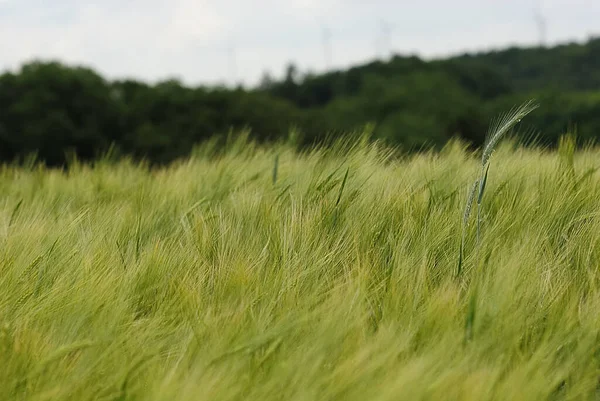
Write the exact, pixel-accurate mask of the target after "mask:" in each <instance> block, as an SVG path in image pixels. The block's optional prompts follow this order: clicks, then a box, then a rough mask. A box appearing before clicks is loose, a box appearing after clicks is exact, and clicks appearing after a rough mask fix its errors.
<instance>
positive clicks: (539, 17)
mask: <svg viewBox="0 0 600 401" xmlns="http://www.w3.org/2000/svg"><path fill="white" fill-rule="evenodd" d="M533 18H534V21H535V24H536V26H537V30H538V35H539V40H540V46H542V47H544V46H546V40H547V38H546V35H547V29H548V26H547V23H546V17H545V16H544V13H543V12H542V9H541V7H540V6H539V4H538V7H537V8H536V9H535V11H534V14H533Z"/></svg>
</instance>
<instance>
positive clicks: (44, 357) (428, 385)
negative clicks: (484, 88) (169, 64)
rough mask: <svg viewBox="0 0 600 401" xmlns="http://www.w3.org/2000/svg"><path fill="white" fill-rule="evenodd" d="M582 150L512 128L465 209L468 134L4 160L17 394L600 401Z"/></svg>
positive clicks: (2, 334) (599, 197)
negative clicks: (160, 162)
mask: <svg viewBox="0 0 600 401" xmlns="http://www.w3.org/2000/svg"><path fill="white" fill-rule="evenodd" d="M572 145H573V143H572V141H571V140H570V139H569V138H568V137H565V139H564V140H563V141H562V142H561V144H560V147H559V148H558V150H552V151H551V150H544V149H541V148H524V147H521V146H519V145H517V142H515V141H513V140H510V139H506V138H505V140H503V141H502V142H501V143H500V144H499V145H498V147H497V149H496V151H495V152H494V153H493V155H492V156H491V159H490V160H491V161H490V163H491V164H490V166H491V167H490V168H489V172H488V176H487V180H486V187H485V192H484V193H483V197H482V199H481V208H478V207H477V197H478V196H477V194H476V195H475V199H474V203H473V206H472V210H471V213H470V214H469V216H465V209H466V202H467V199H468V197H469V191H470V188H471V187H472V186H473V182H474V181H475V180H476V179H477V178H478V177H480V176H481V172H482V166H481V151H473V150H467V149H468V148H467V147H466V146H465V145H464V144H462V143H461V142H458V141H452V142H450V143H449V144H448V145H447V146H446V147H445V148H444V149H442V150H441V151H438V152H434V151H430V152H422V153H419V154H412V155H409V154H404V153H402V152H401V151H398V150H393V149H391V148H387V147H384V146H383V145H380V144H377V143H371V142H366V141H360V140H358V141H355V142H348V143H340V144H338V145H336V146H334V147H331V148H327V149H325V148H322V149H312V150H306V151H303V152H298V151H295V150H294V148H293V147H292V146H291V145H287V144H285V143H282V144H279V145H270V146H264V147H263V146H260V145H257V144H255V143H253V142H251V141H249V140H247V139H244V138H243V137H242V138H241V139H239V140H237V141H236V142H234V143H232V144H231V146H230V147H228V148H227V150H226V151H215V150H214V149H213V148H212V147H211V144H210V143H208V144H205V145H202V146H200V147H198V148H196V149H195V150H194V151H193V154H192V156H191V157H190V158H189V159H187V160H183V161H180V162H177V163H176V164H173V165H170V166H168V167H162V168H149V167H148V166H146V165H144V164H143V163H137V162H132V161H128V160H120V161H111V159H109V158H105V159H103V160H100V161H98V162H97V163H94V164H93V165H88V164H86V165H84V164H78V163H77V162H76V161H73V163H72V165H71V166H70V168H69V169H66V170H50V169H46V168H44V167H41V165H38V164H35V163H31V164H29V165H28V166H25V167H23V166H22V167H15V166H10V165H7V166H4V167H2V168H1V169H0V197H1V198H0V238H1V240H0V241H1V242H0V243H1V246H0V399H2V400H39V401H42V400H73V401H84V400H106V401H109V400H112V401H125V400H139V401H142V400H144V401H145V400H148V401H159V400H160V401H172V400H177V401H179V400H181V401H192V400H194V401H196V400H198V401H204V400H206V401H209V400H210V401H217V400H223V401H229V400H230V401H233V400H257V401H258V400H261V401H270V400H285V401H309V400H310V401H312V400H315V401H317V400H318V401H326V400H332V401H333V400H340V401H342V400H344V401H345V400H348V401H370V400H377V401H387V400H389V401H392V400H407V401H414V400H474V401H475V400H476V401H481V400H593V399H600V173H598V172H597V170H596V169H597V168H598V167H599V166H600V150H598V149H596V148H593V147H586V148H579V149H577V150H575V151H574V150H573V146H572ZM465 217H468V219H465ZM478 222H479V224H478ZM465 223H466V224H465ZM478 225H479V230H478ZM478 231H479V235H478V233H477V232H478ZM463 233H464V234H463ZM463 239H464V243H463ZM461 249H462V250H463V251H462V252H461ZM461 254H462V257H461Z"/></svg>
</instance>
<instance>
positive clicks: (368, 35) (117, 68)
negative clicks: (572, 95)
mask: <svg viewBox="0 0 600 401" xmlns="http://www.w3.org/2000/svg"><path fill="white" fill-rule="evenodd" d="M51 3H52V4H50V3H49V2H46V1H45V0H19V1H15V0H12V1H11V0H0V69H5V68H16V67H18V66H19V65H21V64H22V63H23V62H24V61H27V60H31V59H33V58H46V59H47V58H56V59H60V60H64V61H66V62H70V63H82V64H86V65H89V66H91V67H93V68H95V69H97V70H98V71H99V72H101V73H102V74H104V75H106V76H108V77H120V76H134V77H138V78H141V79H144V80H155V79H162V78H166V77H170V76H180V77H182V78H184V79H185V80H186V81H188V82H191V83H197V82H204V83H214V82H215V81H217V80H223V79H230V78H231V76H232V75H233V73H234V72H233V67H234V62H233V60H234V58H232V57H231V55H232V54H231V53H228V48H229V47H230V46H233V48H234V49H235V53H234V54H235V60H236V63H235V67H236V68H235V70H236V73H235V75H236V76H237V77H238V78H242V79H244V80H245V81H246V82H252V83H254V82H256V80H257V79H258V78H259V77H260V75H261V73H262V71H263V70H266V69H268V70H270V71H272V72H274V73H277V74H278V73H281V72H282V71H283V69H284V66H285V64H286V63H287V62H288V61H295V62H297V64H298V65H299V66H300V67H301V68H302V69H308V68H311V69H313V70H321V69H322V68H323V66H324V51H323V42H322V28H323V27H324V26H327V28H328V29H329V30H330V32H331V34H332V36H331V43H332V50H333V53H332V56H333V57H332V60H333V63H334V65H335V66H337V67H343V66H346V65H348V64H350V63H355V62H360V61H366V60H368V59H370V58H372V57H374V56H375V55H376V54H377V49H376V48H375V41H376V39H377V38H378V37H380V36H381V26H380V23H381V21H382V20H384V21H386V22H387V23H388V24H389V25H390V26H391V27H392V30H391V34H390V37H389V39H390V43H391V44H392V46H393V48H394V50H396V51H401V52H414V51H418V52H419V53H421V54H423V55H436V54H444V53H451V52H456V51H460V50H463V49H471V50H476V49H480V48H485V47H486V46H490V45H491V46H494V47H500V46H503V45H506V44H514V43H524V44H529V43H534V42H535V41H536V40H537V32H536V28H535V24H534V20H533V11H534V10H535V8H536V7H537V4H538V3H539V1H538V0H531V1H529V2H527V1H526V2H523V1H519V0H503V1H502V2H497V1H492V0H456V1H454V2H447V1H445V0H421V1H419V2H413V1H407V0H406V1H405V0H402V1H399V0H396V1H393V0H373V1H371V2H370V3H367V2H365V1H363V0H287V1H281V0H128V1H124V0H104V1H103V2H99V1H93V0H55V1H53V2H51ZM541 9H542V10H543V12H544V15H545V17H546V19H547V24H548V37H549V39H550V40H552V41H558V40H562V41H564V40H570V39H583V38H585V37H586V36H587V35H589V34H590V33H593V32H594V31H593V30H594V29H597V22H596V21H598V20H600V2H597V0H572V1H569V0H546V1H544V2H543V7H542V8H541ZM595 33H600V32H598V31H596V32H595Z"/></svg>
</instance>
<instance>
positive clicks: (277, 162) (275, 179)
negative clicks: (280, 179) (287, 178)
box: [273, 154, 279, 185]
mask: <svg viewBox="0 0 600 401" xmlns="http://www.w3.org/2000/svg"><path fill="white" fill-rule="evenodd" d="M278 171H279V154H276V155H275V161H274V162H273V185H275V184H276V183H277V172H278Z"/></svg>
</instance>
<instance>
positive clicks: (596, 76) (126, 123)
mask: <svg viewBox="0 0 600 401" xmlns="http://www.w3.org/2000/svg"><path fill="white" fill-rule="evenodd" d="M531 98H534V99H536V100H537V101H538V102H539V103H540V106H541V107H540V108H539V109H538V110H536V111H535V112H534V113H533V114H531V115H530V116H528V118H527V122H526V123H525V124H526V125H525V126H524V127H522V129H530V130H532V131H531V132H533V133H534V134H536V135H537V136H538V140H539V141H540V142H541V143H543V144H547V145H553V144H555V143H556V142H557V139H558V137H559V136H560V135H562V134H563V133H565V132H566V131H576V132H577V135H578V138H579V139H580V140H582V141H589V140H596V138H600V39H590V40H589V41H587V42H586V43H582V44H564V45H560V46H555V47H551V48H539V47H537V48H510V49H506V50H502V51H495V52H487V53H478V54H465V55H460V56H457V57H452V58H449V59H443V60H434V61H424V60H422V59H419V58H417V57H414V56H410V57H405V56H399V55H398V56H395V57H393V58H392V59H391V60H388V61H373V62H370V63H366V64H363V65H358V66H355V67H352V68H348V69H346V70H341V71H331V72H328V73H326V74H318V75H314V74H300V73H299V72H298V71H297V69H296V68H295V67H294V66H293V65H290V66H289V68H288V69H287V72H286V74H285V78H284V79H282V80H280V81H276V80H275V81H274V80H268V79H266V80H265V81H264V82H263V84H262V85H261V86H260V87H258V88H252V89H242V88H236V89H233V90H231V89H225V88H207V87H187V86H185V85H183V84H182V83H181V82H178V81H175V80H171V81H166V82H161V83H158V84H154V85H150V84H147V83H144V82H139V81H136V80H125V81H112V82H111V81H108V80H106V79H104V78H103V77H101V76H99V75H98V74H97V73H95V72H94V71H93V70H91V69H89V68H86V67H84V66H68V65H65V64H63V63H61V62H59V61H56V60H50V61H47V60H46V61H41V60H38V61H34V62H31V63H28V64H25V65H23V66H22V68H21V69H20V70H19V71H17V72H16V73H9V72H6V73H4V74H2V75H0V161H3V162H4V161H14V160H23V159H24V158H26V157H29V156H30V155H32V154H35V155H37V157H39V158H40V159H41V160H43V161H44V162H46V163H48V164H52V165H58V164H63V163H65V162H66V161H67V160H68V157H67V155H68V154H76V155H77V156H78V157H79V158H81V159H83V160H90V159H93V158H95V157H97V156H98V155H100V154H103V153H105V152H106V151H107V150H108V149H111V151H112V152H113V154H115V153H120V154H126V155H133V156H135V157H140V158H142V157H143V158H146V159H149V160H150V161H153V162H159V163H162V162H168V161H171V160H175V159H177V158H179V157H181V156H185V155H186V154H188V153H189V152H190V150H191V149H192V148H193V146H194V145H195V144H197V143H200V142H203V141H206V140H208V139H213V140H214V139H215V137H217V139H216V141H215V143H216V144H225V143H227V140H228V139H227V138H228V137H229V136H230V133H231V132H237V131H239V130H241V129H245V128H249V129H250V130H251V131H250V135H251V136H252V137H253V138H255V139H258V140H260V141H272V140H279V139H282V138H286V137H288V135H289V133H290V129H291V128H293V132H294V136H293V137H294V141H295V142H296V143H297V145H298V146H305V145H309V144H314V143H323V142H324V141H325V140H326V139H328V138H330V137H331V136H334V137H335V136H340V135H348V134H349V133H351V132H353V131H356V130H360V129H362V128H363V127H364V126H365V124H371V125H372V126H373V127H374V131H373V135H374V137H376V138H379V139H381V140H384V141H387V142H389V143H391V144H394V145H400V146H402V147H403V148H405V149H407V150H417V149H422V148H423V147H437V148H439V147H441V146H443V145H444V144H445V143H446V142H447V141H448V140H449V139H450V138H453V137H456V136H459V137H461V138H464V139H465V140H467V141H470V142H471V143H472V144H474V145H480V144H481V143H482V142H483V141H484V138H485V134H486V130H487V127H488V125H489V123H490V120H491V119H492V118H494V117H496V116H497V115H498V114H499V113H502V112H506V111H507V110H508V109H510V108H511V107H513V106H515V105H517V104H519V103H521V102H523V101H525V100H528V99H531ZM528 127H529V128H528Z"/></svg>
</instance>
